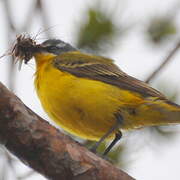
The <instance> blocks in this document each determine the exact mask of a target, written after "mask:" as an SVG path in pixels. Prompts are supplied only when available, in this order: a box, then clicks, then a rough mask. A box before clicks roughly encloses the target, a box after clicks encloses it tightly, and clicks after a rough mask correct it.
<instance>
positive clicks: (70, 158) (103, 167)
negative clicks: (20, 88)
mask: <svg viewBox="0 0 180 180" xmlns="http://www.w3.org/2000/svg"><path fill="white" fill-rule="evenodd" d="M0 143H2V144H4V146H5V147H6V148H7V149H8V150H9V151H10V152H12V153H13V154H14V155H15V156H17V157H18V158H19V159H20V160H21V161H23V162H24V163H25V164H27V165H28V166H30V167H31V168H33V169H34V170H36V171H38V172H39V173H40V174H42V175H44V176H45V177H47V178H49V179H53V180H56V179H58V180H59V179H61V180H83V179H86V180H133V178H131V177H130V176H128V175H127V174H126V173H124V172H123V171H121V170H119V169H118V168H116V167H114V166H113V165H112V164H110V163H109V162H107V161H105V160H103V159H101V158H100V157H98V156H96V155H95V154H93V153H91V152H90V151H88V150H87V149H86V148H84V147H83V146H81V145H80V144H79V143H77V142H75V141H74V140H72V139H71V138H70V137H68V136H67V135H64V134H62V133H61V132H60V131H59V130H57V129H56V128H54V127H53V126H51V125H50V124H49V123H48V122H46V121H45V120H43V119H42V118H41V117H39V116H38V115H37V114H35V113H34V112H33V111H32V110H30V109H29V108H28V107H26V106H25V105H24V104H23V103H22V102H21V101H20V99H18V98H17V97H16V96H15V95H14V94H13V93H11V92H10V91H9V90H8V89H7V88H6V87H5V86H4V85H3V84H1V83H0Z"/></svg>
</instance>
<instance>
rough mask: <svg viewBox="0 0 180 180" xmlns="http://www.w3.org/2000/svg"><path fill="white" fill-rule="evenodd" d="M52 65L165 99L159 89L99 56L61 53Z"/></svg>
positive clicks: (79, 75)
mask: <svg viewBox="0 0 180 180" xmlns="http://www.w3.org/2000/svg"><path fill="white" fill-rule="evenodd" d="M53 65H54V66H55V67H56V68H57V69H59V70H61V71H64V72H68V73H70V74H73V75H75V76H77V77H83V78H88V79H93V80H98V81H102V82H104V83H108V84H111V85H114V86H117V87H119V88H122V89H126V90H129V91H134V92H137V93H138V94H141V96H144V97H149V96H153V97H159V98H161V99H166V98H165V96H164V95H163V94H161V93H160V92H159V91H157V90H155V89H153V88H151V87H150V86H148V84H146V83H144V82H142V81H140V80H138V79H136V78H133V77H131V76H129V75H127V74H126V73H124V72H123V71H121V70H120V69H119V68H118V67H117V66H116V65H115V64H113V62H112V60H110V59H107V58H103V57H100V56H92V55H88V54H83V53H80V52H78V51H76V52H68V53H63V54H61V55H59V56H57V57H56V58H55V60H54V61H53Z"/></svg>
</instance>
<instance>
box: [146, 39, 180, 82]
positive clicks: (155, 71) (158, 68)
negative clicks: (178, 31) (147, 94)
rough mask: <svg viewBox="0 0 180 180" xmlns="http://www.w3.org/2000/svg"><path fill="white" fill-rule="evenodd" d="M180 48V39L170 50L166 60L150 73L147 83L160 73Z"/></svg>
mask: <svg viewBox="0 0 180 180" xmlns="http://www.w3.org/2000/svg"><path fill="white" fill-rule="evenodd" d="M179 48H180V41H178V43H177V44H176V45H175V47H174V48H173V49H172V51H170V52H169V53H168V55H167V57H166V58H165V59H164V61H163V62H162V63H161V64H160V65H159V66H158V67H157V68H156V69H155V70H154V71H153V72H152V73H151V74H150V75H149V77H148V78H147V79H146V80H145V82H146V83H149V82H150V81H152V79H154V78H155V77H156V76H157V74H158V73H160V71H161V70H162V69H163V68H164V67H165V66H166V65H167V64H168V63H169V61H170V60H172V57H173V56H174V55H175V54H176V53H177V51H178V50H179Z"/></svg>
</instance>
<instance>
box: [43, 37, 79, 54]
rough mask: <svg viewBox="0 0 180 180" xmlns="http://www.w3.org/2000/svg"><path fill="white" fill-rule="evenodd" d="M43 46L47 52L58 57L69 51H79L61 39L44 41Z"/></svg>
mask: <svg viewBox="0 0 180 180" xmlns="http://www.w3.org/2000/svg"><path fill="white" fill-rule="evenodd" d="M41 46H42V47H43V49H44V50H45V51H46V52H49V53H53V54H56V55H59V54H61V53H64V52H68V51H77V49H76V48H74V47H73V46H71V45H70V44H68V43H65V42H64V41H61V40H59V39H49V40H46V41H44V42H43V43H42V44H41Z"/></svg>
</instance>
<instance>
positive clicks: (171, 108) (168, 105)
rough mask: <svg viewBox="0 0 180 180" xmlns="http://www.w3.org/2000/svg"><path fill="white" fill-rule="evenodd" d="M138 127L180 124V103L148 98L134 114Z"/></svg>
mask: <svg viewBox="0 0 180 180" xmlns="http://www.w3.org/2000/svg"><path fill="white" fill-rule="evenodd" d="M134 118H135V119H134V120H135V121H134V122H137V124H136V125H135V124H134V125H135V126H136V127H144V126H158V125H173V124H180V105H177V104H175V103H173V102H171V101H168V100H147V101H146V102H145V103H143V104H141V105H140V106H139V107H138V108H137V111H136V115H135V116H134Z"/></svg>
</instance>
